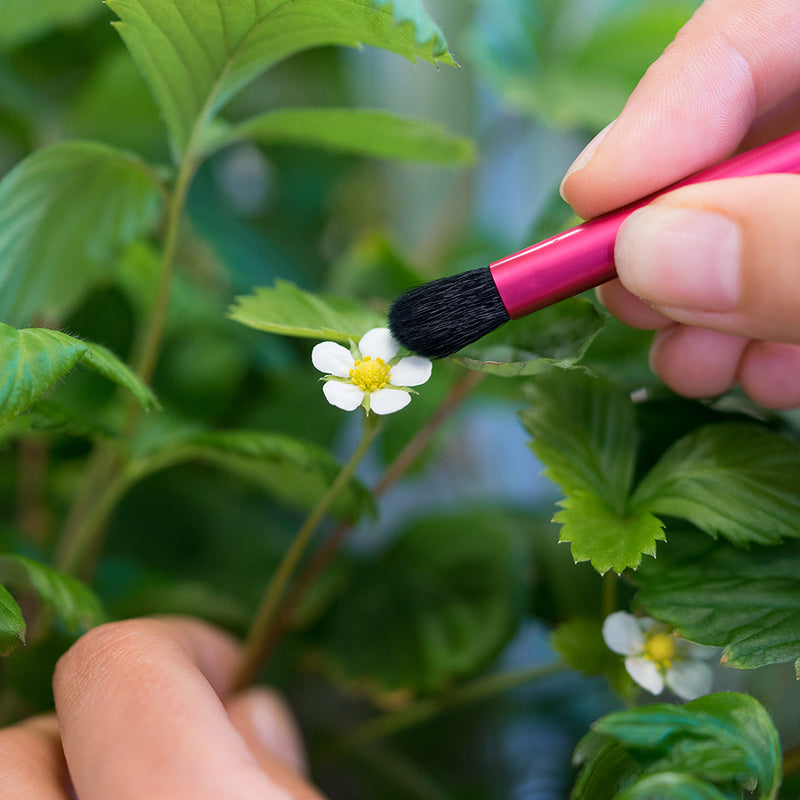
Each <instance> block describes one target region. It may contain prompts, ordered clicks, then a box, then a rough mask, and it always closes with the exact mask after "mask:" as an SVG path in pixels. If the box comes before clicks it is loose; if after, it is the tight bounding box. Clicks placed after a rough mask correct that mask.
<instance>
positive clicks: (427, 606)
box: [323, 513, 527, 692]
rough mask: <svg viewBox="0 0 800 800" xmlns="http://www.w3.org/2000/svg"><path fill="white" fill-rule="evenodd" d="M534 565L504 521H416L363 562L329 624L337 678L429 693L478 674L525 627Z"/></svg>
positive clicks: (474, 517)
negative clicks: (528, 584) (527, 587)
mask: <svg viewBox="0 0 800 800" xmlns="http://www.w3.org/2000/svg"><path fill="white" fill-rule="evenodd" d="M526 563H527V560H526V558H525V557H524V553H523V552H522V551H521V549H520V543H519V540H518V539H517V537H516V536H515V533H514V531H513V530H511V529H510V526H509V525H507V524H505V520H504V519H503V518H502V516H501V515H499V514H496V513H485V514H475V513H473V514H468V515H461V516H454V517H442V518H438V519H436V518H434V519H426V520H425V521H421V522H418V523H415V524H414V525H412V526H411V527H410V528H408V529H407V530H406V531H405V532H404V533H403V534H402V535H401V536H400V538H399V539H398V540H397V541H396V542H395V543H394V544H393V545H392V546H391V547H390V548H389V549H388V550H387V551H386V552H384V553H383V554H381V555H379V556H378V557H377V558H373V559H369V560H366V561H364V562H363V563H362V565H361V568H360V569H359V570H358V571H357V573H356V575H355V577H354V580H353V585H352V586H351V587H350V589H349V591H347V592H345V593H344V594H343V596H342V597H341V598H340V600H339V601H338V602H337V603H336V604H335V605H334V607H333V609H332V610H331V613H330V616H329V618H327V620H326V621H325V623H324V630H323V643H324V645H325V647H326V654H327V656H328V660H329V662H330V663H331V665H332V667H333V670H334V672H335V673H336V674H337V675H338V676H340V677H343V678H345V679H346V680H349V681H355V682H358V683H359V684H361V685H362V686H364V687H371V688H373V689H379V690H384V691H393V690H396V689H411V690H417V691H421V692H432V691H436V690H441V689H442V688H443V687H445V686H446V685H447V684H448V683H450V682H452V681H453V680H455V679H457V678H461V677H464V676H467V675H470V674H472V673H474V672H475V671H476V670H478V669H480V668H481V667H483V666H485V665H486V664H487V663H488V662H489V661H490V659H492V658H493V657H494V656H495V655H496V654H497V653H498V651H499V650H500V648H501V647H502V646H503V645H504V644H505V643H506V642H507V641H508V638H509V637H510V636H511V635H512V634H513V632H514V630H515V629H516V628H517V626H518V624H519V621H520V619H521V615H522V613H523V610H524V595H525V574H526Z"/></svg>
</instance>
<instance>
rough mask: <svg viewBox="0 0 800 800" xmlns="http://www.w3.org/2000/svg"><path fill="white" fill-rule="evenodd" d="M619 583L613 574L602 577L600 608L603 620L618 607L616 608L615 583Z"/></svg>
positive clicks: (608, 573)
mask: <svg viewBox="0 0 800 800" xmlns="http://www.w3.org/2000/svg"><path fill="white" fill-rule="evenodd" d="M618 582H619V578H618V577H617V574H616V573H614V572H607V573H606V574H605V575H603V578H602V587H603V588H602V593H603V599H602V608H603V618H604V619H605V618H606V617H607V616H609V615H610V614H613V613H614V612H615V611H616V610H617V608H618V606H617V583H618Z"/></svg>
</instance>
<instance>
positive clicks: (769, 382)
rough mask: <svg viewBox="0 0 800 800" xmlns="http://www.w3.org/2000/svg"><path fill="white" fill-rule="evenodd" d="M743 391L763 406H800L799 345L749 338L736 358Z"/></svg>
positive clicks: (772, 407) (784, 407)
mask: <svg viewBox="0 0 800 800" xmlns="http://www.w3.org/2000/svg"><path fill="white" fill-rule="evenodd" d="M738 380H739V384H740V385H741V387H742V389H743V390H744V392H745V393H746V394H747V395H748V396H749V397H750V398H751V399H752V400H754V401H755V402H756V403H758V404H759V405H761V406H763V407H764V408H771V409H775V410H779V409H791V408H798V407H800V346H798V345H792V344H781V343H778V342H763V341H753V342H750V344H749V345H748V346H747V348H746V350H745V351H744V353H743V354H742V358H741V360H740V362H739V371H738Z"/></svg>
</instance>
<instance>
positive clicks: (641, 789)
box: [616, 772, 730, 800]
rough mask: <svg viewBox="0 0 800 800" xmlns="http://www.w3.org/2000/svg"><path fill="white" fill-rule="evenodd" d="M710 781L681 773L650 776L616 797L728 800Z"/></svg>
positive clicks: (628, 798)
mask: <svg viewBox="0 0 800 800" xmlns="http://www.w3.org/2000/svg"><path fill="white" fill-rule="evenodd" d="M729 797H730V795H727V794H723V793H722V792H721V791H720V790H719V789H717V787H716V786H714V785H713V784H711V783H708V781H704V780H700V779H699V778H695V777H693V776H691V775H686V774H685V773H680V772H660V773H658V774H657V775H648V776H647V777H644V778H642V779H641V780H639V781H637V782H636V783H635V784H633V786H628V787H627V788H625V789H623V790H622V791H621V792H620V793H619V794H617V795H616V800H728V798H729Z"/></svg>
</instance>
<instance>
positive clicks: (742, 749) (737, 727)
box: [593, 692, 782, 798]
mask: <svg viewBox="0 0 800 800" xmlns="http://www.w3.org/2000/svg"><path fill="white" fill-rule="evenodd" d="M593 728H594V730H595V731H596V732H598V733H600V734H603V735H605V736H609V737H611V738H613V739H615V740H616V741H618V742H619V743H621V744H622V745H623V746H625V747H627V748H629V749H632V750H634V751H637V752H638V753H641V754H642V755H643V756H644V757H646V758H648V759H649V760H650V761H651V763H650V766H649V767H648V771H649V772H666V771H671V772H681V773H689V774H691V775H695V776H696V777H701V778H703V779H705V780H708V781H711V782H713V783H715V784H722V785H723V786H724V785H725V784H730V783H737V784H739V785H740V786H741V787H742V788H746V789H747V790H749V791H750V790H753V789H755V788H756V787H757V791H758V797H762V798H773V797H775V795H776V794H777V791H778V787H779V786H780V779H781V767H782V758H781V748H780V741H779V739H778V733H777V731H776V730H775V726H774V725H773V724H772V720H771V719H770V717H769V714H768V713H767V712H766V711H765V710H764V707H763V706H762V705H761V704H760V703H759V702H758V701H757V700H756V699H755V698H753V697H750V696H749V695H745V694H738V693H736V692H723V693H721V694H712V695H706V696H705V697H700V698H698V699H697V700H692V701H691V702H689V703H686V704H685V705H682V706H676V705H667V704H664V703H658V704H654V705H650V706H643V707H641V708H637V709H632V710H629V711H618V712H615V713H613V714H609V715H607V716H605V717H602V718H601V719H599V720H598V721H597V722H596V723H595V724H594V726H593Z"/></svg>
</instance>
